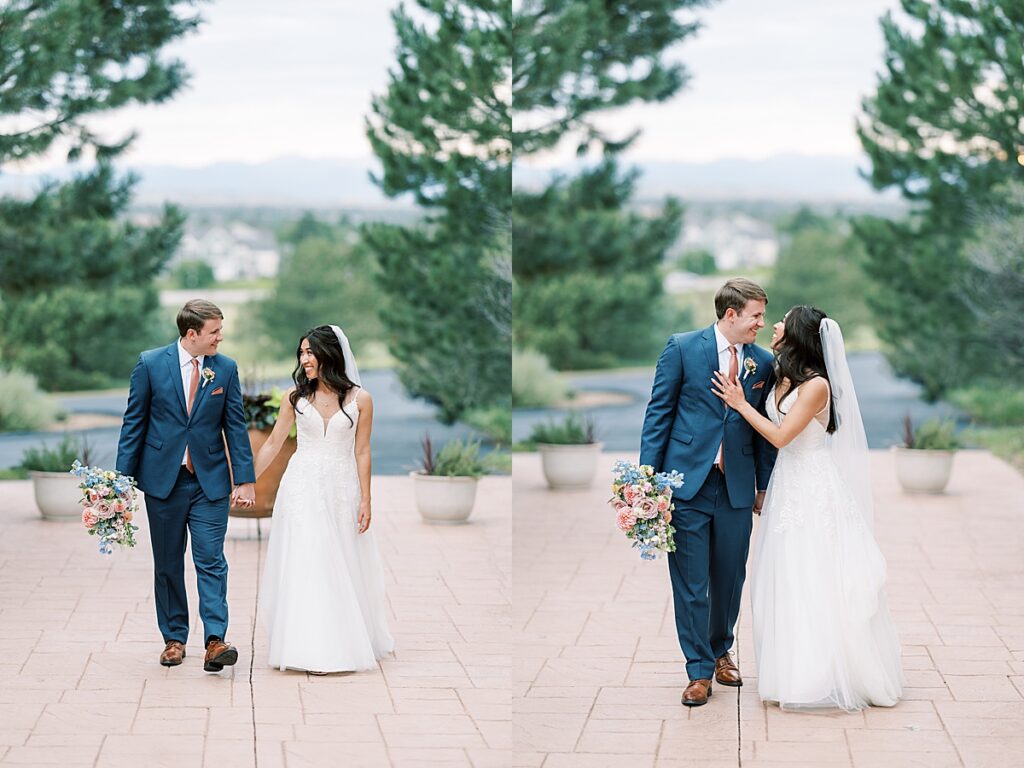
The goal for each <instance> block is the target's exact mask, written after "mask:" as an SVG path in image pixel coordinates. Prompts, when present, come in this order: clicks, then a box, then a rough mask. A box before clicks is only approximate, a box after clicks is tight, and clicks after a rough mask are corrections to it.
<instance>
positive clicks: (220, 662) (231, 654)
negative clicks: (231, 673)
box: [203, 639, 238, 672]
mask: <svg viewBox="0 0 1024 768" xmlns="http://www.w3.org/2000/svg"><path fill="white" fill-rule="evenodd" d="M236 661H238V651H237V650H236V649H235V646H233V645H228V644H227V643H225V642H224V641H223V640H218V639H213V640H211V641H210V642H209V643H208V644H207V646H206V659H205V660H204V661H203V669H204V670H205V671H206V672H220V671H221V670H222V669H224V667H230V666H231V665H232V664H234V663H235V662H236Z"/></svg>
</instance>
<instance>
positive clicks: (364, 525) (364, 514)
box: [359, 501, 371, 533]
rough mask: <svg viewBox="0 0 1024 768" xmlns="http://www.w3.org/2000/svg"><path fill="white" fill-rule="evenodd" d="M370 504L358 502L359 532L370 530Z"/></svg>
mask: <svg viewBox="0 0 1024 768" xmlns="http://www.w3.org/2000/svg"><path fill="white" fill-rule="evenodd" d="M370 517H371V515H370V502H369V501H361V502H359V532H360V533H366V532H367V531H368V530H369V528H370Z"/></svg>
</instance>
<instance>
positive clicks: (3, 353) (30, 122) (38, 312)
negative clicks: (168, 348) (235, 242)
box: [0, 0, 198, 389]
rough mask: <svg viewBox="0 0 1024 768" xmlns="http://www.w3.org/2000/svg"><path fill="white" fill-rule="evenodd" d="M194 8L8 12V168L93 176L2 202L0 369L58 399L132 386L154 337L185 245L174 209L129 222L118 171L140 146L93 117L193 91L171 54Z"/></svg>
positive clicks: (51, 7) (4, 85) (2, 104)
mask: <svg viewBox="0 0 1024 768" xmlns="http://www.w3.org/2000/svg"><path fill="white" fill-rule="evenodd" d="M192 5H195V3H194V2H191V1H186V2H177V0H173V1H172V0H167V1H164V2H118V3H105V2H81V0H35V1H34V2H29V0H13V1H12V2H9V3H5V4H4V6H3V8H2V9H0V164H2V163H9V162H12V161H20V160H27V159H30V158H32V157H35V156H38V155H41V154H43V153H46V152H48V151H51V150H56V149H63V148H64V147H65V146H66V148H67V151H68V157H69V159H76V158H79V157H85V156H87V155H92V156H93V157H94V158H95V160H96V165H95V167H94V168H92V170H88V171H85V172H82V173H80V174H78V175H77V176H76V177H75V178H74V179H73V180H72V181H70V182H68V183H66V184H64V185H56V184H47V185H45V186H44V187H43V188H42V189H41V190H39V192H38V193H37V194H36V195H35V196H34V197H33V198H32V199H30V200H27V201H22V200H13V199H3V200H2V201H0V358H2V359H3V361H4V364H5V365H15V366H20V367H23V368H25V369H26V370H28V371H30V372H32V373H34V374H36V376H37V377H38V378H39V380H40V383H41V384H42V385H43V386H44V387H46V388H49V389H67V388H78V387H92V386H106V385H109V384H110V383H112V382H114V381H123V380H124V378H125V377H126V376H127V374H128V372H129V371H130V370H131V367H132V364H133V362H134V359H135V356H136V355H137V354H138V352H139V350H140V349H143V348H145V347H146V346H147V345H150V344H151V343H153V342H154V340H156V339H164V338H166V336H167V331H168V329H161V330H162V332H161V330H158V329H156V328H155V327H154V318H155V315H156V313H157V310H158V307H159V302H158V297H157V292H156V289H155V288H154V286H153V280H154V278H155V276H156V275H157V274H158V273H159V272H160V271H161V270H162V269H163V268H164V266H165V265H166V263H167V261H168V259H169V258H170V257H171V255H172V254H173V253H174V251H175V250H176V248H177V245H178V242H179V241H180V239H181V234H182V225H183V221H184V219H183V216H182V214H181V213H180V212H179V211H178V210H177V209H175V208H173V207H167V208H166V209H165V210H164V212H163V215H162V217H161V218H160V220H159V221H158V222H157V223H156V224H153V225H151V226H147V227H143V226H138V225H136V224H133V223H131V222H128V221H125V220H124V215H125V212H126V210H127V206H128V204H129V202H130V200H131V191H132V187H133V186H134V184H135V181H136V180H135V178H134V177H133V176H131V175H127V176H123V177H122V178H120V179H118V178H116V177H115V174H114V172H113V170H112V168H111V165H110V161H111V160H112V159H113V158H115V157H116V156H117V155H118V154H119V153H121V152H122V151H123V150H124V149H125V148H127V146H128V145H129V144H130V142H131V140H132V138H133V136H132V135H131V134H130V133H129V134H128V135H126V136H111V137H104V136H99V135H97V134H95V133H94V132H93V131H92V130H90V128H89V127H88V125H87V118H88V117H89V116H90V115H95V114H98V113H103V112H109V111H111V110H114V109H117V108H119V107H122V106H125V105H127V104H147V103H160V102H163V101H166V100H167V99H169V98H171V97H172V96H173V95H174V94H175V93H176V92H177V91H178V89H179V88H181V86H182V85H183V83H184V82H185V70H184V67H183V65H182V64H181V62H179V61H174V60H171V61H167V60H165V59H164V58H163V57H161V51H162V48H163V47H164V46H165V45H166V44H167V43H170V42H172V41H174V40H176V39H178V38H180V37H181V36H182V35H184V34H186V33H187V32H189V31H191V30H193V29H195V28H196V26H197V24H198V19H197V18H196V17H194V16H187V15H184V14H183V13H182V11H183V10H184V9H185V8H187V7H189V6H192Z"/></svg>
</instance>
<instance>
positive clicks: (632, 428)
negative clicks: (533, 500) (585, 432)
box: [512, 352, 960, 451]
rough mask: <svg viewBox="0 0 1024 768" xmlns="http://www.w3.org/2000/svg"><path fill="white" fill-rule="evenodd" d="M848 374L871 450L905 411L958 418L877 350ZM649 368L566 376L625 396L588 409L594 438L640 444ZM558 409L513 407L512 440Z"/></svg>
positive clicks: (894, 432) (896, 432)
mask: <svg viewBox="0 0 1024 768" xmlns="http://www.w3.org/2000/svg"><path fill="white" fill-rule="evenodd" d="M849 360H850V372H851V373H852V375H853V379H854V384H855V386H856V387H857V397H858V399H859V400H860V406H861V411H862V413H863V416H864V429H865V431H866V432H867V436H868V444H869V445H870V446H871V447H872V448H887V447H889V446H890V445H895V444H897V443H900V442H901V441H902V434H903V416H904V414H906V413H907V412H909V413H910V415H911V418H912V419H913V420H914V423H915V424H919V423H920V422H921V421H922V420H923V419H926V418H929V417H931V416H950V417H954V418H956V417H958V416H959V415H960V414H959V413H958V412H957V411H956V410H955V409H954V408H952V406H950V405H948V404H947V403H935V404H931V403H926V402H924V401H923V400H922V399H921V390H920V388H919V387H918V386H917V385H916V384H913V383H911V382H909V381H906V380H904V379H898V378H896V377H895V376H894V375H893V373H892V369H891V368H890V367H889V364H888V363H887V362H886V361H885V358H884V357H883V356H882V355H881V354H880V353H878V352H862V353H855V354H851V355H850V358H849ZM653 378H654V366H653V364H652V366H651V370H650V371H640V372H638V371H622V372H609V373H591V374H585V375H579V376H570V377H569V382H570V386H571V387H572V388H573V389H575V390H577V391H586V390H591V391H606V392H608V391H610V392H621V393H623V394H626V395H628V396H629V397H630V398H631V400H630V402H629V403H627V404H623V405H609V406H604V407H600V408H593V409H590V410H589V412H590V413H591V414H592V415H593V417H594V422H595V424H596V425H597V430H598V438H599V439H600V440H601V441H602V442H603V443H604V448H605V450H607V451H636V450H639V447H640V427H641V425H642V424H643V420H644V410H645V409H646V408H647V400H648V398H649V397H650V394H651V383H652V381H653ZM557 413H560V412H558V411H551V410H539V409H538V410H533V409H531V410H517V411H516V412H515V415H514V417H513V419H512V439H513V440H525V439H526V438H527V437H528V436H529V434H530V429H531V428H532V427H533V425H534V424H536V423H538V422H542V421H545V420H547V419H549V418H551V417H552V416H553V415H555V414H557Z"/></svg>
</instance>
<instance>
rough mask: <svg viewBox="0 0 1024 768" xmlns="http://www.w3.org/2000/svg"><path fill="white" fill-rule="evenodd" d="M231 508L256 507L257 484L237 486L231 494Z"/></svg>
mask: <svg viewBox="0 0 1024 768" xmlns="http://www.w3.org/2000/svg"><path fill="white" fill-rule="evenodd" d="M231 506H233V507H254V506H256V484H255V483H242V484H241V485H236V486H235V490H234V492H233V493H232V494H231Z"/></svg>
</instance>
